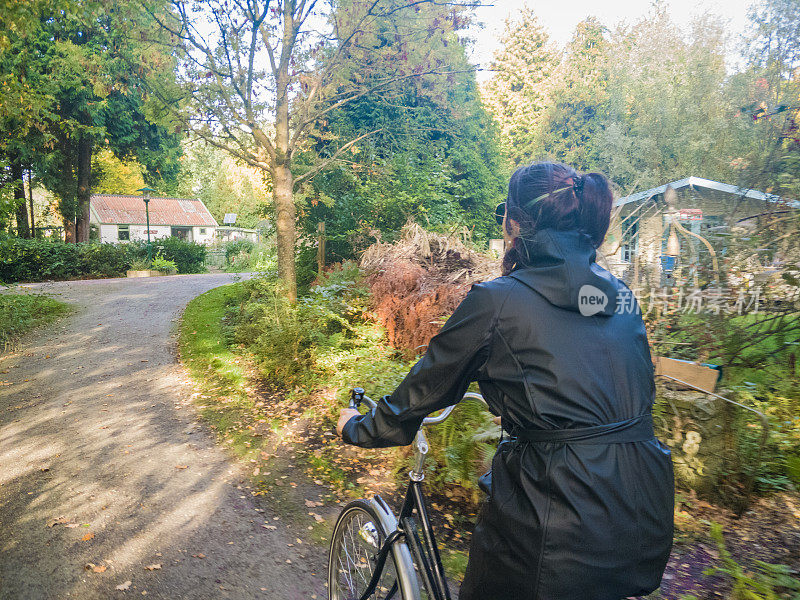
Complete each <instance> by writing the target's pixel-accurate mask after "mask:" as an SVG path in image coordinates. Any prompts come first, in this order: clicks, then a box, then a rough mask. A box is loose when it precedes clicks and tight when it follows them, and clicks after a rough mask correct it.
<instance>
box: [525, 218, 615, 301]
mask: <svg viewBox="0 0 800 600" xmlns="http://www.w3.org/2000/svg"><path fill="white" fill-rule="evenodd" d="M525 244H526V246H527V248H528V253H529V255H530V259H531V260H530V264H527V265H525V266H522V267H519V268H517V269H515V270H514V271H512V272H511V274H510V277H513V278H514V279H516V280H517V281H519V282H521V283H523V284H525V285H526V286H528V287H529V288H531V289H533V290H534V291H536V292H538V293H539V294H541V295H542V296H544V297H545V298H546V299H547V300H548V302H550V303H551V304H553V305H555V306H558V307H561V308H564V309H566V310H571V311H574V312H580V313H581V314H583V315H585V316H591V315H603V316H611V315H613V314H614V312H615V310H616V307H617V286H616V283H615V281H614V279H615V278H614V276H613V275H612V274H611V273H609V272H608V271H606V270H605V269H603V268H602V267H601V266H600V265H598V264H597V263H596V262H595V258H596V256H597V253H596V250H595V248H594V246H593V245H592V241H591V239H590V238H589V236H588V235H586V234H585V233H583V232H580V231H575V230H571V231H559V230H556V229H550V228H547V229H540V230H539V231H537V232H536V233H534V234H533V235H532V236H531V237H530V238H528V239H527V240H526V242H525Z"/></svg>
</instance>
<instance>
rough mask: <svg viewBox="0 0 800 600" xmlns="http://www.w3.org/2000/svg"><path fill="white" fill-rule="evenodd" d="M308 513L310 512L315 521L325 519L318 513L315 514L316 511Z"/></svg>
mask: <svg viewBox="0 0 800 600" xmlns="http://www.w3.org/2000/svg"><path fill="white" fill-rule="evenodd" d="M308 514H310V515H311V516H312V517H314V520H315V521H316V522H317V523H322V522H324V521H325V519H323V518H322V517H321V516H320V515H318V514H317V513H315V512H310V513H308Z"/></svg>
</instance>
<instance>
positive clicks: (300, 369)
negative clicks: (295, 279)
mask: <svg viewBox="0 0 800 600" xmlns="http://www.w3.org/2000/svg"><path fill="white" fill-rule="evenodd" d="M279 285H280V284H279V283H278V282H277V279H276V278H274V277H260V278H255V279H251V280H249V281H246V282H243V283H242V286H243V288H244V289H245V290H246V292H247V294H246V296H244V297H242V298H239V299H238V301H237V304H236V305H235V306H232V307H231V308H230V309H229V312H228V315H227V317H226V320H227V322H228V323H230V324H231V325H232V328H233V334H232V339H231V340H230V341H232V342H235V343H239V344H243V345H244V346H245V347H246V348H247V349H248V350H249V351H250V353H251V354H252V356H253V357H254V359H255V361H256V363H257V365H258V366H259V370H260V372H261V375H262V377H263V378H264V379H265V380H267V381H269V382H270V383H273V384H276V385H279V386H281V387H283V388H284V389H286V390H289V391H290V395H291V390H297V391H298V392H299V393H301V394H303V395H304V396H307V395H309V394H312V393H313V392H315V391H318V390H322V389H335V390H339V391H338V397H337V399H336V401H335V402H331V403H330V405H329V406H326V407H325V408H324V414H322V415H320V416H322V417H323V418H327V419H328V420H330V421H333V420H335V418H336V415H337V414H338V412H339V409H340V408H342V407H344V406H345V400H346V398H347V394H348V391H349V390H350V388H352V387H354V386H357V385H358V386H361V387H363V388H365V389H366V390H367V394H368V395H370V396H371V397H373V398H375V399H377V398H378V397H380V396H381V395H382V394H388V393H391V392H392V391H393V390H394V389H395V387H396V386H397V384H399V383H400V381H401V380H402V379H403V377H405V375H406V373H408V371H409V369H410V368H411V366H412V362H409V361H406V360H404V359H403V358H402V356H401V355H400V354H399V353H398V352H397V351H396V350H395V349H394V348H392V346H391V345H389V343H388V341H387V339H386V335H385V332H384V331H383V329H382V328H381V327H380V326H378V325H377V324H376V323H375V322H374V321H372V320H371V319H369V318H368V317H367V316H366V313H367V308H368V300H369V298H368V289H367V287H366V285H365V284H364V283H363V280H362V277H361V275H360V273H359V270H358V267H357V266H356V265H355V264H353V263H345V264H344V265H343V266H342V268H341V269H340V270H335V271H332V272H329V273H325V275H324V276H323V277H322V278H321V280H320V282H319V284H318V285H316V286H314V287H312V288H310V289H309V290H308V291H307V292H306V293H305V294H304V295H302V296H300V298H298V300H297V302H296V303H295V304H292V303H290V302H288V301H286V299H285V298H284V296H283V295H282V294H281V293H280V287H279ZM490 416H491V415H490V414H489V413H488V411H486V409H485V408H484V405H483V404H482V403H479V402H475V401H467V402H464V403H463V404H461V405H459V406H458V407H457V408H456V411H455V413H454V414H453V416H452V417H451V418H450V419H448V420H447V421H445V423H444V424H442V425H440V426H438V427H432V428H430V429H429V430H428V432H427V433H428V436H429V439H430V441H431V455H430V459H431V460H430V464H429V466H430V470H431V476H430V481H431V484H433V486H434V489H437V490H442V489H443V487H444V486H446V485H450V486H451V489H453V488H452V486H453V484H455V486H456V488H457V489H461V490H465V492H462V493H466V495H467V497H469V498H471V499H474V500H477V499H478V497H479V494H478V490H477V485H476V480H477V477H478V476H479V475H480V474H482V473H483V472H484V470H485V467H486V463H487V462H488V459H489V457H490V456H491V455H492V454H493V452H494V448H495V445H496V444H495V443H494V442H495V441H496V440H497V439H498V438H499V427H497V426H496V425H493V424H492V423H491V421H490ZM391 456H392V460H393V461H394V466H395V470H396V471H397V472H404V473H405V472H407V469H406V468H405V465H406V461H407V460H408V459H407V458H406V457H405V456H404V454H403V452H402V451H400V450H397V451H395V452H393V453H392V454H391Z"/></svg>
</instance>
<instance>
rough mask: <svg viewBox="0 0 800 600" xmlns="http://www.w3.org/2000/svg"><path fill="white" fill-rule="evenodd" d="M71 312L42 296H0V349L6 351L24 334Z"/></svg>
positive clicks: (55, 301) (48, 297)
mask: <svg viewBox="0 0 800 600" xmlns="http://www.w3.org/2000/svg"><path fill="white" fill-rule="evenodd" d="M71 311H72V308H71V307H70V306H69V305H68V304H65V303H63V302H59V301H58V300H55V299H54V298H51V297H50V296H45V295H42V294H0V347H1V348H2V349H3V350H8V349H9V348H10V347H12V346H13V345H14V343H15V342H16V341H17V340H18V339H19V337H20V336H21V335H22V334H24V333H25V332H27V331H29V330H31V329H33V328H34V327H37V326H39V325H43V324H45V323H49V322H51V321H52V320H53V319H56V318H57V317H60V316H62V315H65V314H68V313H70V312H71Z"/></svg>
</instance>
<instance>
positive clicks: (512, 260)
mask: <svg viewBox="0 0 800 600" xmlns="http://www.w3.org/2000/svg"><path fill="white" fill-rule="evenodd" d="M564 188H566V189H564ZM541 196H544V197H542V198H541V199H540V200H537V201H535V202H533V200H535V199H536V198H539V197H541ZM613 200H614V198H613V195H612V193H611V186H610V184H609V182H608V179H607V178H606V177H605V175H602V174H601V173H585V174H580V173H578V172H577V171H576V170H575V169H573V168H572V167H569V166H567V165H564V164H561V163H553V162H536V163H533V164H532V165H529V166H527V167H520V168H519V169H517V170H516V171H514V174H513V175H512V176H511V180H510V181H509V182H508V198H507V199H506V211H507V219H506V227H508V219H514V220H515V221H516V222H517V223H519V227H520V236H519V237H518V238H516V239H515V240H514V246H513V247H512V248H510V249H509V250H508V251H507V252H506V254H505V256H504V257H503V272H504V273H505V274H508V273H510V272H511V271H513V270H514V269H515V268H518V267H522V266H525V257H526V256H527V255H528V253H527V250H526V249H525V247H524V244H525V239H526V238H530V237H531V236H532V235H533V234H534V233H536V232H537V231H539V230H541V229H546V228H551V229H558V230H561V231H570V230H578V231H582V232H583V233H585V234H586V235H588V236H589V238H590V239H591V241H592V244H593V245H594V247H595V248H599V247H600V244H602V243H603V240H604V239H605V237H606V233H607V232H608V226H609V223H610V221H611V205H612V202H613Z"/></svg>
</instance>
